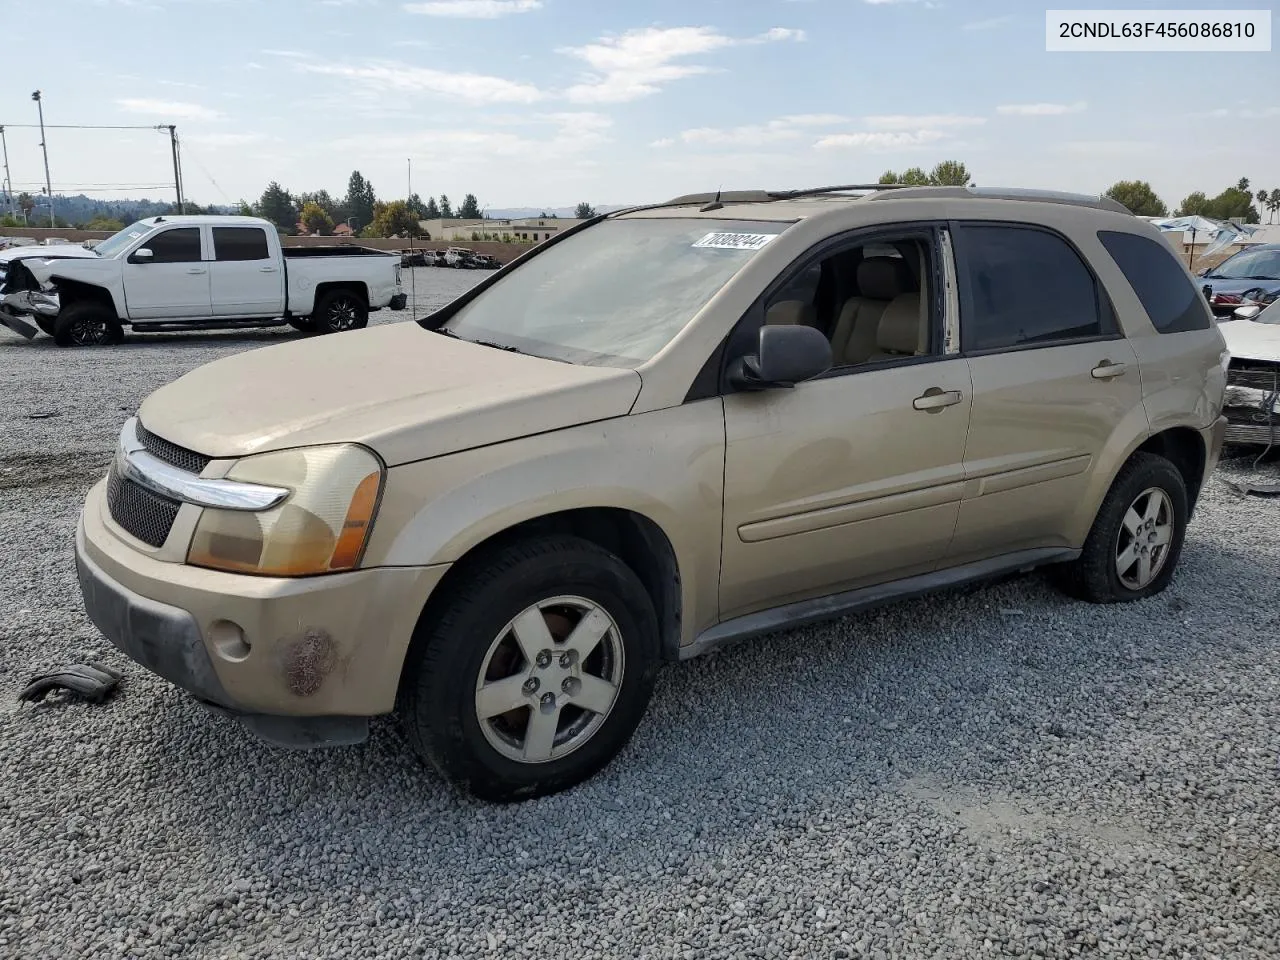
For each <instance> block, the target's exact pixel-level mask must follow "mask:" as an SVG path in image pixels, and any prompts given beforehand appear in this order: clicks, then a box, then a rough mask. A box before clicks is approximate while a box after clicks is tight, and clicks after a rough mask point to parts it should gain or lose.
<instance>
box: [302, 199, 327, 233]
mask: <svg viewBox="0 0 1280 960" xmlns="http://www.w3.org/2000/svg"><path fill="white" fill-rule="evenodd" d="M302 229H303V230H305V231H306V232H307V233H310V234H316V233H318V234H320V236H322V237H327V236H329V234H331V233H333V217H331V216H329V212H328V211H327V210H325V208H324V207H322V206H320V204H319V203H318V202H317V201H315V200H309V201H307V203H305V204H303V207H302Z"/></svg>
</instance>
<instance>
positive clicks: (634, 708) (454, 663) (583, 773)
mask: <svg viewBox="0 0 1280 960" xmlns="http://www.w3.org/2000/svg"><path fill="white" fill-rule="evenodd" d="M461 575H462V577H463V578H464V579H463V580H462V582H460V583H459V584H457V585H456V586H455V587H454V588H453V589H452V590H451V591H450V594H449V595H448V599H447V600H446V601H445V604H444V606H443V607H442V608H441V609H439V611H438V612H435V613H434V615H433V617H432V622H430V623H424V624H422V625H421V626H420V627H419V635H418V636H417V637H415V639H414V642H413V644H412V646H411V648H410V651H409V655H408V657H407V659H406V662H405V672H404V676H403V679H402V682H401V688H400V698H399V699H400V702H399V704H398V705H397V712H398V713H399V715H400V721H401V723H402V724H403V726H404V729H405V733H406V736H407V737H408V739H409V742H410V743H411V744H412V745H413V747H414V749H415V750H416V751H417V753H418V754H419V755H420V756H421V757H422V758H423V759H424V760H426V761H427V762H428V763H430V764H431V765H432V766H433V767H435V768H436V770H438V771H439V772H440V773H441V774H442V775H443V776H444V777H445V779H447V780H449V781H450V782H451V783H453V784H454V785H455V786H457V787H459V788H460V789H462V790H465V791H467V792H469V793H471V794H472V795H473V796H475V797H478V798H479V799H481V800H488V801H491V802H496V803H509V802H512V801H519V800H528V799H532V798H534V797H539V796H545V795H547V794H551V793H557V792H559V791H561V790H565V789H567V788H569V787H572V786H574V785H575V784H577V783H581V782H582V781H584V780H586V779H588V778H590V777H592V776H594V775H595V774H596V773H597V772H598V771H600V770H601V769H603V768H604V767H605V766H606V765H607V764H608V763H609V762H610V761H611V760H612V759H613V758H614V756H616V755H617V753H618V752H619V751H620V750H621V749H622V748H623V747H624V746H625V745H626V744H627V742H628V741H629V740H630V739H631V736H632V734H633V733H634V732H635V729H636V727H637V726H638V725H639V723H640V720H641V718H642V717H643V716H644V712H645V709H646V707H647V706H648V704H649V698H650V697H651V695H652V693H653V684H654V679H655V677H656V675H657V669H658V664H659V640H658V620H657V616H656V614H655V613H654V609H653V604H652V603H651V602H650V600H649V595H648V594H647V593H646V592H645V589H644V586H643V585H642V584H641V583H640V580H639V579H638V578H637V577H636V575H635V573H633V572H632V571H631V569H630V568H629V567H627V565H626V564H624V563H623V562H622V561H621V560H620V559H619V558H618V557H616V556H614V555H613V554H612V553H610V552H608V551H607V550H603V549H601V548H600V547H597V546H596V545H595V544H592V543H590V542H588V541H586V540H581V539H579V538H577V537H571V536H560V535H556V536H550V537H546V538H543V539H538V540H528V541H522V542H518V543H515V544H513V545H510V546H508V547H506V548H505V549H502V550H499V551H497V552H494V553H491V554H489V555H487V556H486V557H484V558H482V559H480V560H479V561H478V562H476V563H474V564H472V565H471V566H470V568H469V569H467V570H466V571H464V572H462V573H461ZM549 601H555V602H549ZM539 605H541V606H543V607H545V610H544V611H538V607H539ZM584 605H585V606H584ZM534 611H538V612H539V613H541V615H537V614H536V613H535V612H534ZM601 612H603V618H602V617H601V615H600V614H601ZM588 615H589V616H592V617H593V618H595V619H594V620H593V621H592V622H593V623H596V624H599V625H604V626H605V629H604V630H603V633H602V635H601V636H600V639H599V641H598V642H596V643H594V644H591V643H585V644H579V646H580V647H581V648H583V649H587V650H588V652H587V655H586V656H584V657H581V659H579V660H577V662H573V660H572V658H573V657H575V656H576V654H575V653H567V652H568V651H571V650H573V648H572V647H571V646H570V645H569V641H571V640H572V629H573V628H574V627H575V624H574V618H575V617H580V619H578V621H577V622H578V623H582V622H584V621H585V620H586V619H587V616H588ZM517 622H523V623H525V624H526V626H525V627H524V628H523V629H522V632H523V633H524V634H525V637H524V638H523V639H520V638H518V637H517V635H516V629H515V624H516V623H517ZM538 623H541V624H542V627H541V628H537V624H538ZM529 626H533V627H535V628H536V629H534V630H532V631H530V629H529ZM539 629H542V630H544V631H546V632H544V633H543V639H541V640H539V639H538V638H537V636H536V634H537V633H538V632H539ZM589 632H591V631H589ZM531 635H532V637H531ZM548 636H549V637H550V640H549V641H548V639H547V638H548ZM547 642H549V644H550V645H549V647H548V646H543V644H544V643H547ZM535 647H536V648H539V649H538V650H537V651H535V650H534V649H533V648H535ZM542 650H546V651H547V652H548V653H550V654H551V656H550V658H549V659H548V660H546V661H544V660H543V657H545V656H546V654H542V655H541V656H539V654H541V652H542ZM525 651H527V654H528V655H526V652H525ZM566 653H567V655H568V657H569V658H570V662H569V663H568V665H567V666H566V661H565V659H564V657H565V656H566ZM482 677H487V678H488V679H487V680H485V683H486V684H488V685H490V687H489V689H490V690H491V692H492V693H493V694H494V698H495V699H494V701H493V702H494V703H497V704H499V707H500V705H502V704H506V703H508V702H510V703H512V704H513V706H512V708H511V709H510V710H509V711H507V712H505V713H500V714H491V715H489V718H488V719H484V720H482V719H481V716H480V714H481V713H482V712H483V710H482V706H481V704H482V696H481V693H480V683H481V678H482ZM578 677H581V679H578V680H577V681H576V682H577V686H576V687H575V686H573V683H574V681H575V679H576V678H578ZM588 677H590V678H591V679H590V680H587V678H588ZM601 678H604V680H605V682H604V684H603V685H602V684H601V683H600V680H601ZM497 680H505V681H507V686H506V687H505V688H501V689H497V690H495V689H494V688H493V684H494V682H495V681H497ZM513 680H514V681H516V682H515V683H514V684H512V683H511V681H513ZM584 681H585V682H584ZM588 683H590V686H588V685H587V684H588ZM531 685H532V689H531ZM548 697H550V698H551V701H552V702H551V703H547V702H546V699H547V698H548ZM589 698H594V702H595V703H597V704H598V705H599V709H597V710H588V709H584V708H583V707H580V706H577V705H575V701H577V700H582V701H583V702H586V700H587V699H589ZM485 709H492V707H490V708H485ZM539 715H541V716H542V717H543V718H544V719H543V722H542V723H541V724H539V725H538V726H539V729H540V730H541V732H542V734H543V736H542V737H538V736H536V734H535V733H534V729H535V728H534V724H535V722H536V721H537V720H538V718H539ZM548 730H550V733H549V734H548V733H547V731H548Z"/></svg>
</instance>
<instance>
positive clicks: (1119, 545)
mask: <svg viewBox="0 0 1280 960" xmlns="http://www.w3.org/2000/svg"><path fill="white" fill-rule="evenodd" d="M1186 532H1187V486H1186V482H1185V481H1184V480H1183V478H1182V474H1181V473H1179V472H1178V469H1177V467H1175V466H1174V465H1173V464H1172V463H1170V462H1169V461H1168V460H1166V459H1165V458H1164V457H1160V456H1156V455H1155V454H1151V453H1135V454H1134V455H1133V457H1132V458H1131V459H1130V460H1129V462H1128V463H1126V464H1125V465H1124V467H1122V468H1121V470H1120V474H1119V475H1118V476H1117V477H1116V479H1115V482H1114V483H1113V484H1112V485H1111V490H1110V491H1109V492H1108V493H1107V496H1106V499H1105V500H1103V501H1102V506H1101V507H1100V508H1099V510H1098V516H1097V518H1096V519H1095V520H1094V521H1093V528H1092V529H1091V530H1090V531H1089V537H1088V539H1086V540H1085V544H1084V550H1083V551H1082V553H1081V554H1080V556H1079V558H1077V559H1076V560H1074V561H1072V562H1071V563H1066V564H1062V565H1061V566H1059V567H1054V568H1051V570H1052V572H1053V575H1054V578H1055V579H1056V580H1057V582H1058V585H1059V587H1061V589H1062V590H1063V592H1065V593H1067V594H1069V595H1071V596H1073V597H1077V598H1078V599H1081V600H1088V601H1090V602H1091V603H1123V602H1125V601H1129V600H1141V599H1143V598H1144V597H1150V596H1152V595H1154V594H1157V593H1160V592H1161V591H1162V590H1164V588H1165V587H1167V586H1168V585H1169V581H1170V580H1172V579H1173V573H1174V568H1175V567H1176V566H1177V565H1178V558H1179V557H1180V556H1181V554H1182V542H1183V539H1184V538H1185V537H1186Z"/></svg>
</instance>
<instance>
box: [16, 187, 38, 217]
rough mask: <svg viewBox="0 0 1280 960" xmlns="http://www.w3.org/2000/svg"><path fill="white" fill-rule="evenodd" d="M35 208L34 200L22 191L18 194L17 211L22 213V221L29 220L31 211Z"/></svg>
mask: <svg viewBox="0 0 1280 960" xmlns="http://www.w3.org/2000/svg"><path fill="white" fill-rule="evenodd" d="M35 208H36V198H35V197H33V196H31V194H29V193H27V192H26V191H23V192H22V193H20V194H18V209H19V210H21V211H22V219H23V220H24V221H25V220H29V219H31V211H32V210H34V209H35Z"/></svg>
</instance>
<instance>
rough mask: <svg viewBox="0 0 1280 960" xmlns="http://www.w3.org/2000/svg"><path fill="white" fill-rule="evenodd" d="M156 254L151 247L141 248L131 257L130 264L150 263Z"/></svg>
mask: <svg viewBox="0 0 1280 960" xmlns="http://www.w3.org/2000/svg"><path fill="white" fill-rule="evenodd" d="M154 257H155V253H154V252H153V251H152V250H151V248H150V247H139V248H138V249H137V250H135V251H133V253H132V254H130V256H129V262H130V263H150V262H151V260H152V258H154Z"/></svg>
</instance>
